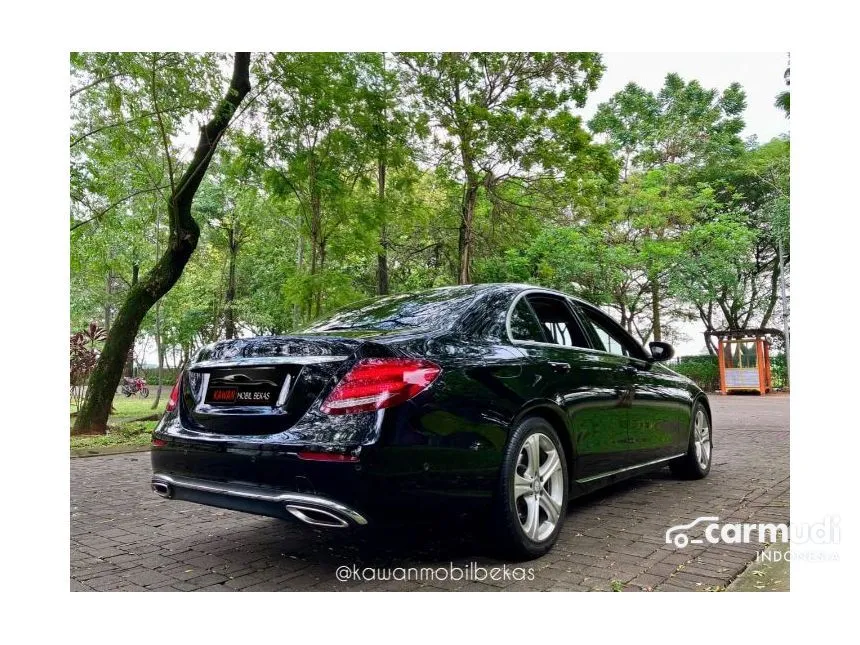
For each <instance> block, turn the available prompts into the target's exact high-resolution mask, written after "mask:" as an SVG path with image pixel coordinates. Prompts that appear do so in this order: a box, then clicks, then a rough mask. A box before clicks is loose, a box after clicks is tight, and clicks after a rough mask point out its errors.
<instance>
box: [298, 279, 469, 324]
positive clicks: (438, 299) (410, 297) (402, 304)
mask: <svg viewBox="0 0 860 645" xmlns="http://www.w3.org/2000/svg"><path fill="white" fill-rule="evenodd" d="M476 292H477V289H476V288H475V287H474V286H469V287H450V288H441V289H432V290H429V291H423V292H418V293H405V294H400V295H396V296H387V297H384V298H374V299H371V300H365V301H363V302H359V303H356V304H354V305H350V306H348V307H345V308H343V309H340V310H338V311H335V312H334V313H332V314H330V315H329V316H328V317H326V318H325V319H323V320H321V321H319V322H317V323H315V324H313V325H311V326H310V327H308V328H307V329H306V330H305V331H306V332H308V333H314V332H326V331H341V330H350V329H356V330H359V329H379V330H384V331H388V330H399V329H410V330H419V329H423V330H427V329H443V328H447V327H449V326H450V325H451V324H452V323H453V322H454V321H456V320H457V319H458V318H459V317H460V316H461V315H462V314H463V313H464V312H465V311H466V309H468V307H469V305H471V304H472V302H474V300H475V293H476Z"/></svg>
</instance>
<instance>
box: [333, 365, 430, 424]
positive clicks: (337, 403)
mask: <svg viewBox="0 0 860 645" xmlns="http://www.w3.org/2000/svg"><path fill="white" fill-rule="evenodd" d="M441 371H442V368H440V367H439V366H438V365H436V364H435V363H431V362H430V361H425V360H418V359H411V358H365V359H363V360H360V361H359V362H358V363H356V364H355V366H354V367H353V368H352V369H351V370H350V371H349V372H348V373H347V374H346V376H344V377H343V379H342V380H341V381H340V383H338V384H337V386H336V387H335V388H334V390H332V392H331V394H329V395H328V397H326V400H325V401H323V404H322V407H321V410H322V411H323V412H325V413H326V414H354V413H356V412H373V411H374V410H381V409H382V408H390V407H392V406H395V405H399V404H400V403H403V402H404V401H408V400H409V399H411V398H412V397H414V396H415V395H416V394H418V393H419V392H421V391H422V390H424V389H425V388H426V387H427V386H428V385H430V384H431V383H432V382H433V381H434V380H435V378H436V377H437V376H439V372H441Z"/></svg>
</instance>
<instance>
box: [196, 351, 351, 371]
mask: <svg viewBox="0 0 860 645" xmlns="http://www.w3.org/2000/svg"><path fill="white" fill-rule="evenodd" d="M347 358H349V356H346V355H343V356H251V357H247V358H228V359H213V360H208V361H201V362H199V363H195V364H194V365H192V366H191V367H189V368H188V369H190V370H192V371H194V370H204V369H210V368H213V367H253V366H254V365H318V364H320V363H337V362H340V361H345V360H346V359H347Z"/></svg>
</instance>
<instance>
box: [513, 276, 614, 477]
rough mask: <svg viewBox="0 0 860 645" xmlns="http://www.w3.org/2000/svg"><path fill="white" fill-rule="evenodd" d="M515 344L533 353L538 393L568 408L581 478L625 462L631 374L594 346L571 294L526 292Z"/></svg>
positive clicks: (516, 316) (516, 315) (519, 305)
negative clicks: (574, 307) (592, 348)
mask: <svg viewBox="0 0 860 645" xmlns="http://www.w3.org/2000/svg"><path fill="white" fill-rule="evenodd" d="M510 334H511V340H512V342H513V343H514V344H516V345H519V346H521V347H522V348H523V349H524V350H525V351H526V352H527V353H528V355H529V357H530V359H531V361H530V366H529V369H530V370H531V371H532V374H531V379H532V382H533V385H532V390H533V394H534V396H535V398H544V399H551V400H554V401H556V403H558V405H559V406H560V407H561V408H562V409H563V410H565V412H566V413H567V415H568V420H569V425H570V427H572V429H573V433H574V439H573V440H574V453H575V463H574V464H572V466H573V468H572V472H573V476H574V478H576V479H582V478H588V477H591V476H594V475H597V474H600V473H603V472H607V471H610V470H614V469H616V468H619V467H623V466H624V465H625V462H624V457H625V454H626V451H627V448H628V444H627V408H626V407H625V400H626V398H627V397H628V396H629V389H630V378H629V375H628V374H626V373H625V371H624V369H623V367H624V365H621V364H619V362H618V361H617V360H616V359H615V358H614V357H611V356H604V355H602V354H600V353H598V352H594V351H591V345H590V342H589V339H588V336H587V335H586V333H585V331H584V329H583V327H582V324H581V323H580V321H579V320H578V318H577V316H576V314H575V313H574V311H573V309H572V308H571V306H570V305H569V303H568V302H567V300H566V298H564V297H562V296H559V295H556V294H552V293H547V292H530V293H529V292H527V293H526V294H525V295H523V296H521V297H520V298H519V299H518V300H517V301H516V302H515V304H514V307H513V309H512V310H511V317H510Z"/></svg>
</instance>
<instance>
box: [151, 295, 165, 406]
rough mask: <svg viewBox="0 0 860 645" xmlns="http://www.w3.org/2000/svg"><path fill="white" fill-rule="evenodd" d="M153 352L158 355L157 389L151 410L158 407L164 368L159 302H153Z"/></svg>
mask: <svg viewBox="0 0 860 645" xmlns="http://www.w3.org/2000/svg"><path fill="white" fill-rule="evenodd" d="M155 353H156V354H157V355H158V389H157V390H156V392H155V401H153V402H152V408H151V409H152V410H155V409H156V408H157V407H158V403H159V401H161V386H162V383H163V381H164V375H163V373H162V369H163V368H164V348H163V347H162V343H161V302H156V303H155Z"/></svg>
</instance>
